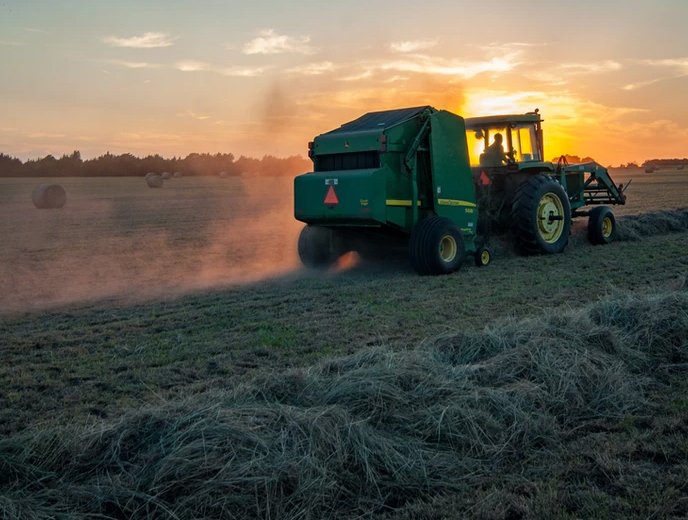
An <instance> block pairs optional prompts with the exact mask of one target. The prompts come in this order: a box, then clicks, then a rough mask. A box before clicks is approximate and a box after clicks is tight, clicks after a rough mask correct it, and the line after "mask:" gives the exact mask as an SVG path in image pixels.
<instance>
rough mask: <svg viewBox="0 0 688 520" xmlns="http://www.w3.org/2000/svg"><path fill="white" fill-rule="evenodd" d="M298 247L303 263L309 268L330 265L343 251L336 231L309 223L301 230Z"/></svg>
mask: <svg viewBox="0 0 688 520" xmlns="http://www.w3.org/2000/svg"><path fill="white" fill-rule="evenodd" d="M298 249H299V258H301V262H302V263H303V265H305V266H306V267H311V268H326V267H330V266H331V265H332V264H334V263H335V262H336V261H337V259H338V258H339V257H340V256H341V255H342V254H344V253H345V251H344V247H343V244H342V240H341V237H339V235H338V233H337V232H336V231H334V230H333V229H330V228H327V227H322V226H311V225H310V224H309V225H307V226H305V227H304V228H303V229H302V230H301V234H300V235H299V243H298Z"/></svg>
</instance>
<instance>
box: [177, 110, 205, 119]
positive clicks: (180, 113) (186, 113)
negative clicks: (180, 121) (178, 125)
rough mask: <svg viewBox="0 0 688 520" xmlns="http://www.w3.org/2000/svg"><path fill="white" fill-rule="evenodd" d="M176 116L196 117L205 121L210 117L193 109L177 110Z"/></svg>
mask: <svg viewBox="0 0 688 520" xmlns="http://www.w3.org/2000/svg"><path fill="white" fill-rule="evenodd" d="M176 116H177V117H190V118H191V119H196V120H197V121H206V120H208V119H210V116H208V115H205V114H198V113H196V112H194V111H193V110H187V111H186V112H179V113H177V114H176Z"/></svg>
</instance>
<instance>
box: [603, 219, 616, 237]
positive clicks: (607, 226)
mask: <svg viewBox="0 0 688 520" xmlns="http://www.w3.org/2000/svg"><path fill="white" fill-rule="evenodd" d="M613 232H614V223H613V222H612V219H611V218H609V217H605V218H604V219H603V220H602V236H603V237H604V238H609V237H610V236H612V233H613Z"/></svg>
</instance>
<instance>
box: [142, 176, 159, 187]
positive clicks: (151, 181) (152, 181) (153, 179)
mask: <svg viewBox="0 0 688 520" xmlns="http://www.w3.org/2000/svg"><path fill="white" fill-rule="evenodd" d="M146 184H148V187H149V188H162V184H163V182H162V176H161V175H157V174H154V175H146Z"/></svg>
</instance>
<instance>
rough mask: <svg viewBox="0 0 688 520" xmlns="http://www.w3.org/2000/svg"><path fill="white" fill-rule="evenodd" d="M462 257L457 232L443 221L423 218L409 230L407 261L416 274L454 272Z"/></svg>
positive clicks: (459, 232) (461, 238)
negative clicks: (408, 260)
mask: <svg viewBox="0 0 688 520" xmlns="http://www.w3.org/2000/svg"><path fill="white" fill-rule="evenodd" d="M464 256H465V251H464V242H463V236H462V235H461V230H460V229H459V228H458V227H457V226H456V225H455V224H454V223H453V222H452V221H451V220H449V219H447V218H443V217H437V216H432V217H427V218H425V219H423V220H421V221H419V222H417V223H416V225H415V226H414V227H413V229H412V230H411V238H410V239H409V259H410V260H411V265H412V266H413V268H414V269H415V270H416V272H417V273H418V274H420V275H438V274H449V273H451V272H454V271H458V270H459V268H460V267H461V264H462V263H463V259H464Z"/></svg>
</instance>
